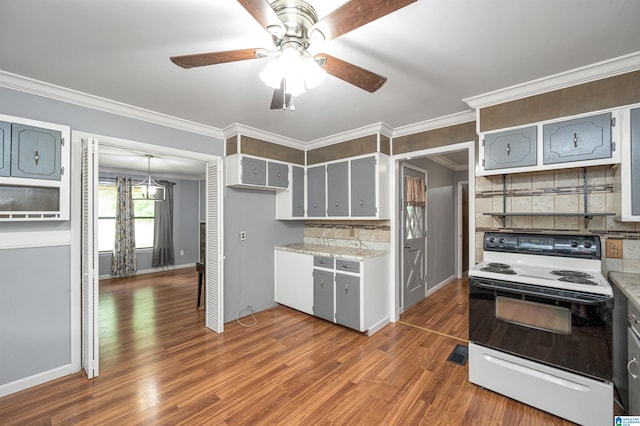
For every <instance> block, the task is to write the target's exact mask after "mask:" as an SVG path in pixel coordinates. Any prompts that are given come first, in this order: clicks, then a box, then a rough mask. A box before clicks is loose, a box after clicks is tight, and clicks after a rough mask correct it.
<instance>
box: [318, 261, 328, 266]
mask: <svg viewBox="0 0 640 426" xmlns="http://www.w3.org/2000/svg"><path fill="white" fill-rule="evenodd" d="M318 263H319V264H321V265H326V264H327V262H323V261H319V262H318Z"/></svg>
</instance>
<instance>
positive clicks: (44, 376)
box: [0, 364, 73, 398]
mask: <svg viewBox="0 0 640 426" xmlns="http://www.w3.org/2000/svg"><path fill="white" fill-rule="evenodd" d="M72 373H73V370H72V369H71V364H67V365H63V366H62V367H58V368H54V369H53V370H49V371H43V372H42V373H38V374H34V375H33V376H30V377H25V378H23V379H19V380H16V381H15V382H10V383H6V384H4V385H0V398H1V397H3V396H7V395H10V394H12V393H16V392H20V391H21V390H25V389H28V388H30V387H33V386H37V385H41V384H43V383H46V382H49V381H51V380H55V379H59V378H60V377H63V376H68V375H69V374H72Z"/></svg>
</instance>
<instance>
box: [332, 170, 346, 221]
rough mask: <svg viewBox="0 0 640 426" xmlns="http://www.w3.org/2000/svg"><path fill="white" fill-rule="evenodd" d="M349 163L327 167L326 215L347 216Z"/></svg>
mask: <svg viewBox="0 0 640 426" xmlns="http://www.w3.org/2000/svg"><path fill="white" fill-rule="evenodd" d="M348 185H349V163H348V162H347V161H341V162H339V163H332V164H329V165H327V214H328V215H329V216H349V186H348Z"/></svg>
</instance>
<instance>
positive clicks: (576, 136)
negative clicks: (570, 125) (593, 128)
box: [573, 133, 578, 148]
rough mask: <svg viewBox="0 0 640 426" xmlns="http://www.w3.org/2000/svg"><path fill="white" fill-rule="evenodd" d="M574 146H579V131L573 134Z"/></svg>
mask: <svg viewBox="0 0 640 426" xmlns="http://www.w3.org/2000/svg"><path fill="white" fill-rule="evenodd" d="M573 147H574V148H577V147H578V134H577V133H574V134H573Z"/></svg>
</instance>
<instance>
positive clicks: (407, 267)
mask: <svg viewBox="0 0 640 426" xmlns="http://www.w3.org/2000/svg"><path fill="white" fill-rule="evenodd" d="M410 177H411V178H418V179H420V180H421V182H424V183H425V187H424V189H422V190H424V191H425V192H426V179H427V176H426V172H425V171H424V170H420V169H418V168H414V167H408V166H407V165H403V167H402V194H403V195H402V222H403V225H402V247H403V249H402V310H403V311H406V310H407V309H408V308H410V307H411V306H413V305H415V304H416V303H418V302H419V301H421V300H422V299H424V298H425V296H426V249H427V238H426V236H427V232H426V223H427V221H426V215H427V208H426V202H425V205H424V206H417V205H411V204H409V203H407V200H406V195H405V194H406V193H407V190H406V188H407V184H408V181H409V178H410ZM425 200H426V194H425Z"/></svg>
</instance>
